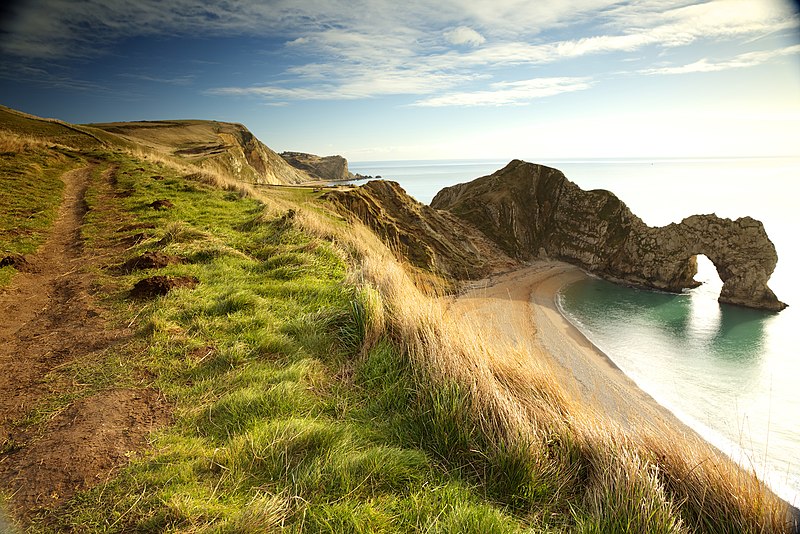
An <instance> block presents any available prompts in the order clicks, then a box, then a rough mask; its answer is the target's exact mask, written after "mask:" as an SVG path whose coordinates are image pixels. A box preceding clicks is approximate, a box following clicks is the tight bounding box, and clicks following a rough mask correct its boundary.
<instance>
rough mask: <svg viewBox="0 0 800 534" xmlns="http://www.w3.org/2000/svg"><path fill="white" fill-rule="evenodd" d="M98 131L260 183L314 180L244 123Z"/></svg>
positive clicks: (154, 124) (114, 126)
mask: <svg viewBox="0 0 800 534" xmlns="http://www.w3.org/2000/svg"><path fill="white" fill-rule="evenodd" d="M91 126H92V127H94V128H99V129H102V130H104V131H106V132H110V133H113V134H116V135H117V136H119V137H121V138H123V139H128V140H130V141H133V142H135V143H137V144H140V145H144V146H148V147H150V148H153V149H155V150H158V151H161V152H166V153H167V154H172V155H174V156H178V157H181V158H185V159H188V160H190V161H192V162H193V163H195V164H198V165H200V166H203V167H206V168H208V169H211V170H218V171H221V172H224V173H226V174H230V175H231V176H233V177H234V178H237V179H239V180H242V181H245V182H250V183H257V184H299V183H303V182H309V181H311V180H312V179H313V178H312V177H311V176H310V175H309V174H307V173H306V172H304V171H302V170H300V169H296V168H295V167H292V166H291V165H289V164H288V163H286V161H285V160H284V159H283V158H282V157H280V156H279V155H278V154H276V153H275V152H274V151H273V150H271V149H270V148H269V147H268V146H266V145H265V144H263V143H262V142H261V141H259V140H258V139H257V138H256V137H255V136H254V135H253V134H252V133H251V132H250V130H248V129H247V128H245V127H244V126H243V125H241V124H236V123H229V122H217V121H201V120H173V121H140V122H113V123H104V124H93V125H91Z"/></svg>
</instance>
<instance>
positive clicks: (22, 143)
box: [0, 129, 53, 152]
mask: <svg viewBox="0 0 800 534" xmlns="http://www.w3.org/2000/svg"><path fill="white" fill-rule="evenodd" d="M46 146H53V143H47V142H46V141H45V140H43V139H41V138H38V137H34V136H32V135H24V134H18V133H15V132H10V131H8V130H2V129H0V152H25V151H28V150H34V149H39V148H43V147H46Z"/></svg>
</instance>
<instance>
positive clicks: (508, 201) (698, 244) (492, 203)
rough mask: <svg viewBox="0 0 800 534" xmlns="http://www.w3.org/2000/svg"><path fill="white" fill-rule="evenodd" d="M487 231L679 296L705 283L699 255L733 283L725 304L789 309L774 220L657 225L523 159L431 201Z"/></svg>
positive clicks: (530, 254) (508, 248)
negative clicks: (773, 286)
mask: <svg viewBox="0 0 800 534" xmlns="http://www.w3.org/2000/svg"><path fill="white" fill-rule="evenodd" d="M431 206H432V207H433V208H436V209H438V210H446V211H449V212H450V213H452V214H454V215H456V216H457V217H459V218H461V219H463V220H464V221H467V222H469V223H471V224H472V225H474V226H475V227H477V228H478V229H480V230H481V231H482V232H483V233H485V234H486V236H487V237H489V238H490V239H491V240H492V241H494V242H495V243H497V244H498V245H499V246H500V247H501V248H502V249H503V250H504V251H505V252H506V253H508V254H509V255H510V256H512V257H515V258H519V259H522V260H527V259H531V258H535V257H550V258H557V259H561V260H565V261H567V262H570V263H573V264H577V265H579V266H581V267H583V268H585V269H587V270H588V271H590V272H593V273H596V274H598V275H600V276H603V277H605V278H608V279H612V280H616V281H621V282H624V283H628V284H633V285H637V286H643V287H648V288H654V289H660V290H665V291H672V292H679V291H681V290H683V289H684V288H689V287H695V286H696V285H697V282H695V281H694V280H693V277H694V275H695V274H696V271H697V265H696V256H697V255H698V254H704V255H706V256H707V257H708V258H709V259H710V260H711V261H712V262H713V263H714V265H715V266H716V268H717V272H718V273H719V277H720V279H721V280H722V281H723V287H722V292H721V294H720V297H719V300H720V302H726V303H730V304H738V305H742V306H748V307H752V308H761V309H766V310H774V311H777V310H781V309H783V308H784V307H785V306H786V305H785V304H784V303H782V302H780V301H779V300H778V299H777V298H776V296H775V294H774V293H773V292H772V290H770V289H769V287H768V286H767V281H768V280H769V277H770V275H771V274H772V271H773V270H774V269H775V265H776V264H777V261H778V256H777V253H776V251H775V246H774V245H773V244H772V242H771V241H770V240H769V238H768V237H767V234H766V232H765V231H764V226H763V225H762V224H761V223H760V222H759V221H757V220H755V219H752V218H750V217H744V218H740V219H737V220H735V221H734V220H730V219H723V218H720V217H717V216H716V215H713V214H712V215H694V216H692V217H688V218H686V219H684V220H683V221H681V222H680V223H677V224H670V225H668V226H664V227H660V228H652V227H649V226H647V225H646V224H645V223H644V222H643V221H642V220H641V219H640V218H638V217H637V216H636V215H634V214H633V213H632V212H631V211H630V210H629V209H628V207H627V206H626V205H625V204H624V203H623V202H622V201H621V200H619V198H617V197H616V196H615V195H614V194H613V193H611V192H609V191H602V190H596V191H584V190H582V189H581V188H579V187H578V186H577V185H575V184H574V183H572V182H570V181H569V180H567V178H566V177H565V176H564V175H563V174H562V173H561V171H558V170H556V169H552V168H549V167H545V166H542V165H535V164H532V163H526V162H523V161H519V160H515V161H512V162H511V163H509V164H508V165H507V166H506V167H505V168H503V169H501V170H499V171H497V172H496V173H494V174H492V175H490V176H485V177H483V178H478V179H477V180H474V181H472V182H470V183H467V184H460V185H456V186H452V187H448V188H445V189H443V190H442V191H440V192H439V193H438V194H437V195H436V197H435V198H434V199H433V201H432V202H431Z"/></svg>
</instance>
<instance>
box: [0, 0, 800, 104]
mask: <svg viewBox="0 0 800 534" xmlns="http://www.w3.org/2000/svg"><path fill="white" fill-rule="evenodd" d="M789 28H798V19H797V17H796V16H795V15H794V14H792V13H791V12H790V10H789V9H788V7H787V5H785V4H783V3H781V0H712V1H706V2H702V3H691V2H689V1H688V0H640V1H637V2H618V1H617V0H576V1H575V2H528V1H523V0H495V1H493V2H485V1H484V0H441V1H439V2H429V1H427V0H406V1H404V2H396V1H394V0H358V1H351V0H272V1H270V2H263V1H261V0H237V1H235V2H216V1H212V0H171V1H170V2H161V1H160V0H138V1H135V2H131V1H130V0H84V1H81V2H75V1H72V0H29V1H28V2H23V3H19V4H18V7H17V12H16V14H15V16H13V17H11V19H9V21H5V23H4V28H3V29H4V30H5V33H3V34H0V35H3V37H2V41H0V51H2V52H3V54H4V55H6V56H7V57H18V58H23V59H28V60H30V61H36V60H41V59H45V60H51V61H57V60H59V59H70V58H72V59H74V58H82V57H90V56H92V55H96V54H98V53H102V51H103V50H105V49H107V48H108V47H109V46H111V44H112V43H114V42H118V41H121V40H123V39H126V38H130V37H139V36H173V37H174V36H178V37H181V36H195V35H199V34H202V35H207V36H219V35H226V36H248V37H256V38H258V37H269V38H270V39H271V40H272V41H273V42H274V40H275V39H276V38H277V39H282V40H283V42H284V43H285V46H284V51H285V52H287V54H290V55H291V56H292V65H291V66H289V67H286V68H284V69H283V70H282V72H278V73H272V76H271V78H270V79H271V80H275V79H280V80H281V81H279V82H275V81H272V82H270V83H266V82H265V83H262V84H253V85H249V86H245V87H241V86H238V87H237V86H227V87H218V88H216V89H210V90H208V91H207V93H208V94H214V95H228V96H251V97H257V98H260V99H262V100H263V101H265V102H266V103H275V104H277V103H281V104H283V103H285V102H287V101H288V102H291V101H295V100H334V99H342V100H346V99H357V98H370V97H376V96H382V95H408V96H410V97H413V98H417V97H424V98H418V99H417V100H416V102H415V104H414V105H417V106H442V105H448V106H452V105H466V106H477V105H508V104H519V103H524V102H528V101H530V100H532V99H535V98H541V96H552V95H555V94H558V93H561V92H567V91H576V90H584V89H586V88H588V87H589V86H591V85H592V84H593V83H595V82H594V81H591V80H589V79H588V78H583V77H574V76H573V77H570V76H566V77H547V76H541V77H539V78H536V79H531V80H523V81H518V80H517V79H516V78H518V77H524V76H525V75H521V76H515V77H511V76H510V75H509V74H508V70H509V69H510V68H512V67H520V68H528V67H530V68H538V67H540V66H544V65H549V64H554V63H560V62H563V64H564V65H565V66H567V67H569V66H570V65H572V64H570V63H569V62H570V60H574V59H578V58H583V57H589V56H597V55H603V54H605V55H611V54H615V55H616V56H615V57H617V59H618V60H619V61H620V62H621V61H624V60H625V58H626V57H628V56H629V55H630V54H640V53H642V51H643V50H645V49H648V47H652V48H655V49H662V50H668V49H674V48H676V47H681V46H686V45H690V44H692V43H695V42H698V41H701V40H702V41H708V42H720V41H723V40H728V39H734V38H736V39H740V40H741V39H755V38H758V37H759V36H762V35H767V34H770V33H773V32H779V31H784V30H787V29H789ZM98 51H99V52H98ZM792 53H794V52H792ZM753 54H755V55H753V56H749V57H748V56H747V54H743V55H741V56H737V57H736V58H731V59H720V60H717V61H716V62H711V61H709V60H701V61H698V62H695V63H693V64H690V65H685V66H683V67H665V68H661V69H650V70H649V71H646V72H644V73H645V74H667V73H670V74H677V73H681V72H699V71H705V72H708V71H711V70H722V69H724V68H740V66H741V65H743V64H747V63H748V62H751V63H752V62H756V61H762V62H763V61H770V60H771V59H773V58H774V57H776V53H774V51H764V52H763V53H762V52H754V53H753ZM758 54H762V55H758ZM770 54H772V55H770ZM778 55H779V54H778ZM197 59H198V60H201V61H202V59H203V58H197ZM503 69H505V70H506V72H502V71H503ZM670 69H671V70H670ZM681 69H682V70H681ZM563 72H564V71H563V70H562V71H560V72H559V74H562V73H563ZM576 74H577V73H576ZM128 76H131V77H134V76H137V75H128ZM138 76H139V79H140V80H143V81H150V82H160V83H174V84H182V83H183V84H186V83H190V82H191V81H192V80H191V79H190V78H187V77H177V78H170V77H163V78H161V77H157V76H143V75H138ZM543 80H550V81H549V82H546V81H543ZM548 84H549V85H548Z"/></svg>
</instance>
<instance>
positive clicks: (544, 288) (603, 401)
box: [455, 260, 800, 521]
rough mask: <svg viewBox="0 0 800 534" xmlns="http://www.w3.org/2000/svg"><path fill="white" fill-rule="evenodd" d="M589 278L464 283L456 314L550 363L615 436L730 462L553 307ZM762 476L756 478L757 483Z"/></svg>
mask: <svg viewBox="0 0 800 534" xmlns="http://www.w3.org/2000/svg"><path fill="white" fill-rule="evenodd" d="M589 276H590V275H588V274H587V273H586V272H584V271H583V270H582V269H580V268H579V267H576V266H574V265H571V264H567V263H564V262H560V261H552V260H540V261H534V262H531V263H529V264H527V265H525V266H523V267H521V268H520V269H517V270H514V271H510V272H507V273H502V274H498V275H494V276H491V277H489V278H488V279H484V280H481V281H478V282H476V283H474V284H472V286H471V287H470V288H468V289H467V290H466V291H465V292H464V293H463V294H462V295H460V296H459V297H458V299H457V300H456V303H455V304H456V306H457V307H459V308H461V310H460V312H461V313H463V314H464V315H476V316H477V317H479V318H480V320H481V321H482V322H485V323H486V324H487V326H489V327H494V329H495V330H496V332H495V334H496V335H501V336H504V337H505V338H506V339H507V340H508V341H510V342H511V343H512V344H513V345H516V346H519V345H520V344H523V345H527V348H529V349H530V350H531V353H532V355H534V356H539V357H542V358H543V359H544V360H546V361H547V362H549V363H551V364H552V366H553V368H554V370H556V371H557V372H558V373H559V374H560V376H561V377H562V378H563V379H564V382H563V385H564V386H566V387H565V389H566V390H567V391H568V392H569V393H571V394H573V396H575V398H576V400H578V401H580V402H582V403H584V404H585V405H587V406H589V407H591V408H592V409H594V410H596V411H597V412H598V413H600V414H602V415H605V416H607V417H608V418H609V419H610V420H611V421H614V422H616V423H617V424H619V425H620V426H621V428H622V429H624V430H626V431H635V430H636V429H637V428H643V429H646V430H652V431H656V432H659V431H665V430H668V431H670V432H678V433H680V434H681V435H683V436H684V437H685V438H687V439H689V440H695V441H700V442H703V443H705V444H707V445H708V446H709V447H711V448H712V449H713V450H716V451H717V452H718V453H719V454H721V455H723V456H725V457H726V458H729V459H731V461H733V462H734V463H737V462H736V461H735V460H734V459H733V458H732V456H731V455H730V454H728V453H725V452H724V451H723V448H724V447H720V446H719V445H718V444H715V443H714V440H712V439H708V438H706V437H705V436H703V434H701V433H700V431H698V430H696V429H694V428H692V427H691V426H690V425H689V424H688V423H686V422H684V421H683V420H681V418H680V417H679V416H678V415H677V414H675V413H674V412H672V411H671V410H670V409H669V408H667V407H666V406H664V405H663V404H661V403H659V402H658V401H657V400H656V399H655V398H654V397H652V396H651V395H650V394H648V393H647V392H646V391H645V390H643V389H642V388H640V387H639V385H638V384H636V382H635V381H634V380H633V379H632V378H631V377H629V376H628V375H627V374H625V372H624V371H622V369H620V368H619V367H618V366H617V365H616V364H615V363H614V361H613V360H612V359H611V358H610V357H609V356H608V354H606V353H605V352H603V351H602V349H600V348H599V347H598V346H597V345H595V344H594V343H592V341H591V340H590V339H589V338H588V337H587V336H586V335H585V334H584V333H583V332H581V331H580V330H579V329H578V327H577V326H576V325H574V324H573V323H572V321H570V320H569V318H568V317H567V316H566V315H565V314H564V313H563V311H562V310H561V309H560V306H559V304H558V293H559V291H560V290H561V289H562V288H563V287H565V286H566V285H569V284H571V283H574V282H577V281H579V280H582V279H585V278H587V277H589ZM523 299H524V300H525V301H524V302H522V300H523ZM501 310H502V312H501ZM499 312H501V313H499ZM526 313H527V314H528V315H529V316H530V319H529V323H527V322H526V320H525V318H524V317H521V314H526ZM498 318H502V319H500V321H502V323H500V324H498V323H499V321H498ZM490 323H495V324H490ZM712 432H713V430H712ZM722 439H725V438H724V437H722ZM737 465H739V466H740V467H741V468H743V469H746V467H745V466H741V464H739V463H737ZM762 475H763V473H762V474H760V475H759V479H763V476H762ZM772 491H775V490H774V489H773V490H772ZM776 495H778V494H777V492H776ZM779 496H780V495H779ZM780 497H781V498H782V500H784V502H786V503H787V505H788V506H789V507H790V510H791V513H792V514H794V516H795V518H800V511H798V509H797V507H796V506H797V503H794V504H793V503H791V501H790V500H789V499H787V498H785V497H783V496H780ZM797 520H798V519H795V521H797Z"/></svg>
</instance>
